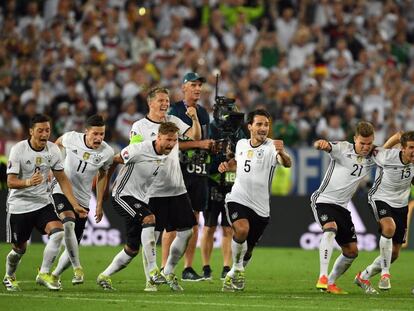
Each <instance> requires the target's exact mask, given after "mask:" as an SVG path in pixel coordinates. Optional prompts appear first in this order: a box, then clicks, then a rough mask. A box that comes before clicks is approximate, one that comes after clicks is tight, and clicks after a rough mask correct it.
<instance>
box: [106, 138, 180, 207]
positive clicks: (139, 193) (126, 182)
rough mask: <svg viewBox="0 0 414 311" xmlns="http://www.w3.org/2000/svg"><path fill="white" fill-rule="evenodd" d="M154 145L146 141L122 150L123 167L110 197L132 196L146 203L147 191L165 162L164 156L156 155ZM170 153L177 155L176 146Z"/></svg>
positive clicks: (147, 199)
mask: <svg viewBox="0 0 414 311" xmlns="http://www.w3.org/2000/svg"><path fill="white" fill-rule="evenodd" d="M154 143H155V142H154V141H150V140H147V141H144V142H142V143H139V144H132V145H129V146H127V147H125V148H124V149H122V151H121V157H122V159H123V160H124V164H125V165H124V166H123V168H122V169H121V171H120V173H119V174H118V176H117V178H116V181H115V186H114V188H113V190H112V196H114V197H116V198H117V197H122V196H132V197H134V198H136V199H138V200H140V201H142V202H144V203H148V201H149V197H148V195H147V194H148V189H149V188H150V186H151V184H152V183H153V181H154V179H155V178H156V176H157V175H158V173H159V172H160V171H161V170H162V168H163V166H164V165H165V162H166V160H167V156H166V155H160V154H157V152H156V151H155V145H154ZM171 152H175V153H178V144H177V145H176V146H175V147H174V148H173V150H172V151H171Z"/></svg>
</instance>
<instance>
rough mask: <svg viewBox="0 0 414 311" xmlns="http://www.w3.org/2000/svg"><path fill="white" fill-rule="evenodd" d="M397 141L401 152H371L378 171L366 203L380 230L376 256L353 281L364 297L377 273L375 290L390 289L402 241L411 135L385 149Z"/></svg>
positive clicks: (413, 161)
mask: <svg viewBox="0 0 414 311" xmlns="http://www.w3.org/2000/svg"><path fill="white" fill-rule="evenodd" d="M399 137H401V139H400V142H401V149H379V148H377V149H376V150H375V152H374V157H373V159H374V161H375V163H376V164H377V166H378V167H377V171H376V174H375V182H374V185H373V186H372V188H371V190H370V191H369V193H368V201H369V203H370V205H371V207H372V210H373V212H374V216H375V219H376V220H377V222H378V223H379V226H380V228H381V237H380V241H379V249H380V255H379V256H378V257H377V258H375V260H374V261H373V263H372V264H371V265H369V266H368V267H367V268H366V269H365V270H364V271H363V272H362V273H361V272H360V273H358V274H357V276H356V277H355V280H354V282H355V283H356V284H357V285H358V286H360V287H361V288H362V289H364V290H365V292H367V293H370V292H376V291H375V290H374V289H373V288H372V286H371V283H370V281H369V279H370V278H371V277H373V276H374V275H376V274H378V273H380V272H381V278H380V281H379V284H378V288H379V289H382V290H388V289H390V288H391V282H390V277H391V275H390V266H391V263H392V262H394V261H395V260H396V259H397V258H398V256H399V254H400V249H401V245H402V244H403V243H404V242H405V238H406V231H407V213H408V198H409V194H410V187H411V183H412V179H413V173H414V132H406V133H404V134H402V135H401V134H400V133H398V134H396V135H394V136H393V137H391V138H390V140H388V142H387V143H386V145H388V144H392V145H394V143H393V142H392V139H393V138H394V139H395V140H398V138H399ZM386 145H384V146H386Z"/></svg>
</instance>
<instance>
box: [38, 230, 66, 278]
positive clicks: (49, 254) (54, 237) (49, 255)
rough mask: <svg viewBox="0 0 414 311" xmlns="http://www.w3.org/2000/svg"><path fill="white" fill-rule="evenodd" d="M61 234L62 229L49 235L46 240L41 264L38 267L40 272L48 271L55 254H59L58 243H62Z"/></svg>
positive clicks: (62, 234)
mask: <svg viewBox="0 0 414 311" xmlns="http://www.w3.org/2000/svg"><path fill="white" fill-rule="evenodd" d="M63 236H64V233H63V231H57V232H55V233H52V234H51V235H50V236H49V241H48V242H47V244H46V246H45V250H44V251H43V261H42V266H41V267H40V273H49V272H50V268H51V267H52V265H53V263H54V262H55V259H56V257H57V255H58V254H59V250H60V244H61V243H62V239H63Z"/></svg>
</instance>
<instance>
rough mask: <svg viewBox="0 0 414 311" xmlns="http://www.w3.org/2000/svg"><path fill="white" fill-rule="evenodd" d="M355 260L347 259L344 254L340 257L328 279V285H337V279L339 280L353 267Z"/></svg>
mask: <svg viewBox="0 0 414 311" xmlns="http://www.w3.org/2000/svg"><path fill="white" fill-rule="evenodd" d="M354 260H355V257H354V258H349V257H345V256H344V255H343V254H341V255H339V256H338V258H337V259H336V260H335V263H334V265H333V268H332V271H331V273H330V274H329V277H328V284H335V281H336V279H338V278H339V277H340V276H341V275H342V274H344V273H345V271H346V270H348V268H349V267H350V266H351V265H352V262H353V261H354Z"/></svg>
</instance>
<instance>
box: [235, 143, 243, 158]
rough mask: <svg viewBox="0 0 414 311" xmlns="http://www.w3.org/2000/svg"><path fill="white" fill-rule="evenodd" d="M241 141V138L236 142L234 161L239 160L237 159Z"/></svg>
mask: <svg viewBox="0 0 414 311" xmlns="http://www.w3.org/2000/svg"><path fill="white" fill-rule="evenodd" d="M241 143H242V140H239V141H238V142H237V144H236V151H235V155H234V159H235V160H236V162H239V159H240V156H239V153H240V152H239V150H240V148H241Z"/></svg>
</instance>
